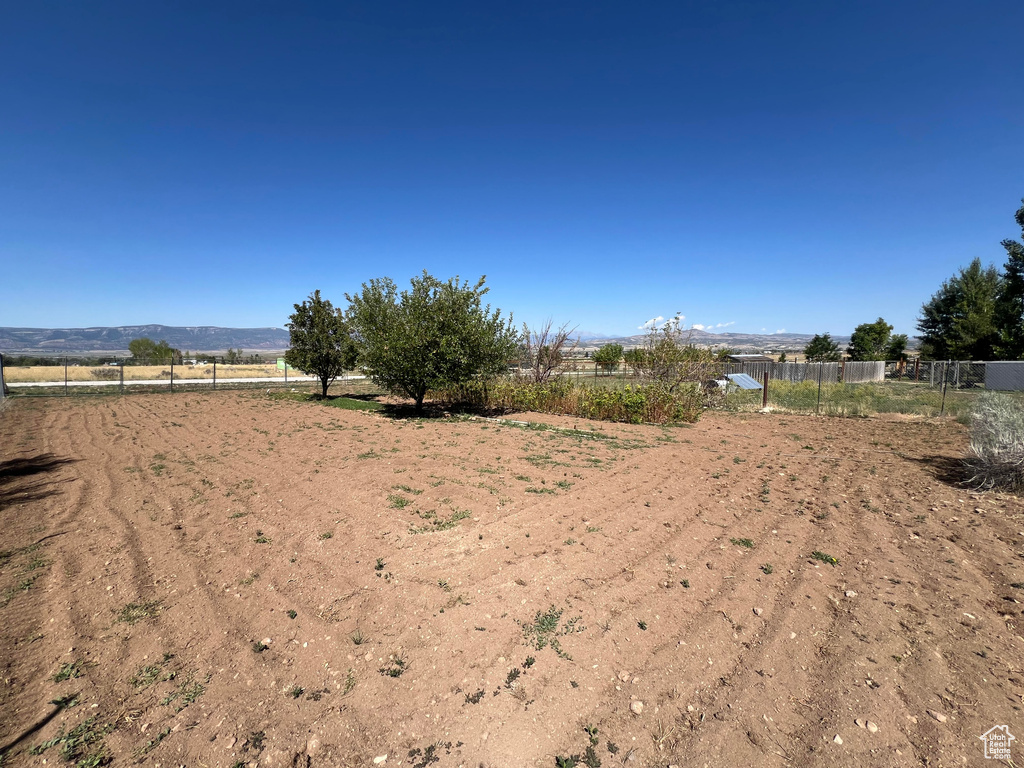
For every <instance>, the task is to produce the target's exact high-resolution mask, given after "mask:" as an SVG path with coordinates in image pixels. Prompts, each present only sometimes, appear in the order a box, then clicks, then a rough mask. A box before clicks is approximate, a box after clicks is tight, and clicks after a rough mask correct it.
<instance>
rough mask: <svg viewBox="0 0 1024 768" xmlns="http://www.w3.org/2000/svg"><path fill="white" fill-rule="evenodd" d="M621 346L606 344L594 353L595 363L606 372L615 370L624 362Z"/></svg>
mask: <svg viewBox="0 0 1024 768" xmlns="http://www.w3.org/2000/svg"><path fill="white" fill-rule="evenodd" d="M622 355H623V349H622V345H621V344H605V345H604V346H603V347H601V348H599V349H598V350H597V351H596V352H595V353H594V363H595V364H596V365H597V366H599V367H600V368H602V369H604V370H614V369H615V368H618V367H619V361H620V360H622Z"/></svg>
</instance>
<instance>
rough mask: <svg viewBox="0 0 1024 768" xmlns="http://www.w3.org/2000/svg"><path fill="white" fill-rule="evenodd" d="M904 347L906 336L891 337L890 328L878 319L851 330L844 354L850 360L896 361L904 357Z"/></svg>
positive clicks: (900, 334)
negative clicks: (848, 344)
mask: <svg viewBox="0 0 1024 768" xmlns="http://www.w3.org/2000/svg"><path fill="white" fill-rule="evenodd" d="M906 346H907V337H906V335H905V334H902V333H899V334H896V335H895V336H893V335H892V326H891V325H889V324H888V323H887V322H885V320H883V319H882V318H878V319H877V320H876V321H875V322H873V323H861V324H860V325H858V326H857V327H856V328H855V329H854V330H853V335H852V336H851V337H850V346H849V347H847V348H846V352H847V354H849V355H850V359H851V360H898V359H900V358H901V357H903V356H904V349H905V348H906Z"/></svg>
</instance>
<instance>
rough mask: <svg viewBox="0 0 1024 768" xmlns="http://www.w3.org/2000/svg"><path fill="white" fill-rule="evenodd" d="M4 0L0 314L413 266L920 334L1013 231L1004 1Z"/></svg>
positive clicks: (60, 310)
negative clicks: (927, 316)
mask: <svg viewBox="0 0 1024 768" xmlns="http://www.w3.org/2000/svg"><path fill="white" fill-rule="evenodd" d="M0 9H2V17H0V18H2V23H0V105H2V107H0V284H2V285H3V291H2V293H3V300H2V301H0V325H5V326H42V327H56V326H94V325H128V324H141V323H164V324H167V325H224V326H268V325H274V326H280V325H283V324H284V323H285V322H286V321H287V317H288V314H289V313H290V312H291V310H292V304H293V303H294V302H297V301H301V300H302V299H303V298H304V297H305V296H306V295H307V294H308V293H309V292H311V291H312V290H314V289H317V288H319V289H320V290H321V291H322V292H323V294H324V295H325V296H326V297H328V298H330V299H332V300H333V301H334V302H335V303H341V304H344V293H345V292H352V291H355V290H358V289H359V286H360V284H361V283H362V282H364V281H366V280H368V279H370V278H373V277H379V276H390V277H392V278H393V279H395V280H396V282H398V283H399V284H402V283H405V282H406V281H407V280H408V278H409V277H411V276H413V275H415V274H418V273H419V272H420V271H421V270H423V269H427V270H428V271H430V272H431V273H433V274H434V275H436V276H438V277H442V278H446V277H449V276H452V275H456V274H459V275H461V276H462V277H464V278H468V279H475V278H477V277H478V276H479V275H481V274H486V275H487V281H488V285H490V286H491V294H490V297H491V299H492V301H493V303H494V304H495V305H497V306H500V307H501V308H503V309H508V310H512V311H514V314H515V317H516V319H517V320H519V321H525V322H529V323H531V324H536V323H538V322H541V321H543V320H544V319H545V318H547V317H549V316H550V317H552V318H554V319H555V321H556V322H561V321H571V322H572V323H573V324H575V325H578V326H579V328H580V329H581V330H586V331H593V332H604V333H608V334H626V333H635V332H636V329H637V327H638V326H640V325H641V324H643V323H644V321H646V320H647V319H649V318H651V317H655V316H659V315H661V316H666V317H667V316H670V315H673V314H675V313H676V312H681V313H682V314H683V315H685V317H686V322H687V323H699V324H701V325H708V326H715V325H719V324H722V328H720V330H735V331H742V332H760V331H761V330H762V329H766V330H767V331H769V332H771V331H776V330H781V329H786V330H788V331H791V332H807V333H816V332H822V331H830V332H832V333H839V334H842V333H849V332H850V331H851V330H852V328H853V327H854V326H855V325H856V324H858V323H861V322H870V321H873V320H874V319H875V318H876V317H878V316H879V315H881V316H883V317H885V318H886V319H887V320H888V321H889V322H891V323H893V324H894V325H895V326H896V329H897V331H904V332H913V331H914V321H915V318H916V317H917V314H918V311H919V309H920V306H921V304H922V303H923V302H924V301H926V300H927V299H928V298H929V296H930V295H931V294H932V293H933V292H934V291H935V290H936V289H937V288H938V287H939V284H940V283H941V281H942V280H943V279H945V278H947V277H949V276H950V275H952V274H953V273H954V272H955V271H956V269H957V268H959V267H961V266H965V265H966V264H967V263H968V262H969V261H970V260H971V259H972V258H974V257H981V258H982V260H983V261H985V262H995V263H997V264H1000V265H1001V264H1002V263H1003V261H1004V252H1003V250H1002V248H1001V247H1000V246H999V241H1000V240H1001V239H1003V238H1007V237H1014V238H1019V236H1020V232H1019V231H1016V229H1015V225H1014V221H1013V213H1014V211H1015V210H1016V209H1017V208H1018V207H1019V206H1020V200H1021V198H1022V197H1024V141H1022V138H1024V76H1022V75H1024V72H1022V69H1024V64H1022V63H1021V59H1020V30H1021V29H1024V3H1021V2H1019V0H1014V1H1013V2H983V1H980V2H972V3H966V2H962V0H961V1H959V2H942V1H941V0H938V1H936V0H930V1H929V2H910V1H908V2H903V1H901V0H886V1H885V2H873V1H871V0H867V1H865V2H857V3H850V2H841V3H840V2H827V1H826V2H822V1H821V0H816V1H815V2H777V3H775V2H714V3H712V2H704V3H686V2H670V3H628V4H627V3H601V2H580V3H572V2H568V3H530V2H515V3H497V2H495V3H445V2H435V3H421V2H414V3H397V2H366V3H323V4H310V3H294V2H287V3H285V2H282V3H270V2H255V1H253V2H237V3H224V2H209V1H204V2H175V3H171V2H155V1H154V2H143V3H139V2H130V3H129V2H125V3H107V2H89V3H73V2H46V1H45V0H38V1H37V2H27V3H26V2H11V1H6V2H0ZM727 323H729V324H731V325H728V326H725V324H727Z"/></svg>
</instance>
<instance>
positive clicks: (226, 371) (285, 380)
mask: <svg viewBox="0 0 1024 768" xmlns="http://www.w3.org/2000/svg"><path fill="white" fill-rule="evenodd" d="M12 363H14V364H12ZM24 363H30V364H24ZM0 381H2V386H0V390H2V391H3V392H4V393H5V395H6V396H12V397H32V396H35V397H40V396H42V397H55V396H65V397H66V396H71V395H97V394H115V395H116V394H124V393H126V392H175V391H198V390H215V389H241V388H258V387H286V386H294V385H296V384H306V383H308V382H311V381H317V379H316V378H315V377H312V376H306V375H305V374H303V373H302V372H300V371H296V370H295V369H294V368H292V367H291V366H289V365H288V364H287V363H286V362H285V361H284V359H283V358H278V359H277V360H272V361H269V362H260V363H255V362H253V363H234V364H227V363H219V362H204V361H194V360H193V361H186V360H182V359H181V358H179V357H175V358H157V359H149V358H142V359H138V358H113V359H106V360H103V361H99V360H97V359H96V358H86V357H74V356H71V355H62V356H53V357H41V356H32V357H17V356H12V355H0Z"/></svg>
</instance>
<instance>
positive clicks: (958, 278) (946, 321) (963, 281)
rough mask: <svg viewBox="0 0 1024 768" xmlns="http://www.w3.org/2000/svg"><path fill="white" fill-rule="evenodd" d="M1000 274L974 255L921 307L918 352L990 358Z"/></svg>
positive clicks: (954, 357) (950, 357)
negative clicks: (972, 258) (965, 265)
mask: <svg viewBox="0 0 1024 768" xmlns="http://www.w3.org/2000/svg"><path fill="white" fill-rule="evenodd" d="M1001 283H1002V278H1001V276H1000V274H999V271H998V270H997V269H996V268H995V267H994V266H988V267H983V266H982V265H981V259H975V260H974V261H972V262H971V263H970V265H969V266H968V267H966V268H965V269H961V270H960V271H959V273H958V274H956V275H953V277H951V278H949V279H948V280H945V281H943V283H942V287H941V288H939V290H938V291H936V292H935V294H934V295H933V296H932V297H931V299H930V300H929V301H928V303H926V304H925V305H924V306H923V307H921V317H920V318H918V321H917V328H918V330H919V331H921V354H922V356H925V357H930V358H932V359H936V360H992V359H993V358H994V357H995V355H996V347H997V345H998V344H999V342H1000V333H999V329H998V327H997V326H996V304H997V301H998V298H999V294H1000V290H1001V288H1002V285H1001Z"/></svg>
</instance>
